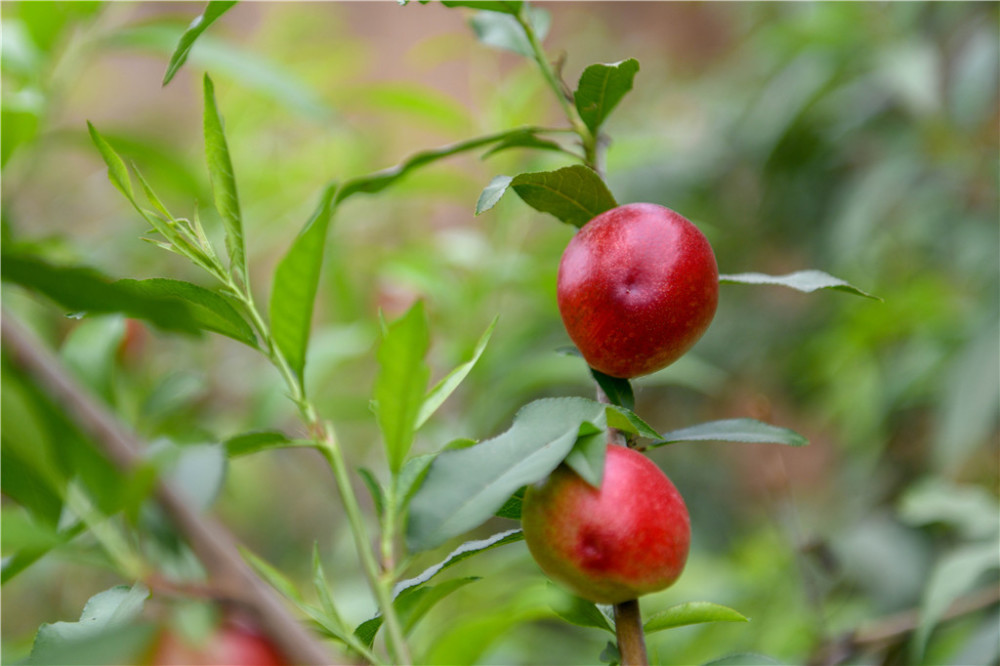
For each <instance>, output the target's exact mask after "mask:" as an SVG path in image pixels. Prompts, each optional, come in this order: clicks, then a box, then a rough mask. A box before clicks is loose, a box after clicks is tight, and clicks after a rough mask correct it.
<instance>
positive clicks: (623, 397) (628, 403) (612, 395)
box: [590, 368, 635, 410]
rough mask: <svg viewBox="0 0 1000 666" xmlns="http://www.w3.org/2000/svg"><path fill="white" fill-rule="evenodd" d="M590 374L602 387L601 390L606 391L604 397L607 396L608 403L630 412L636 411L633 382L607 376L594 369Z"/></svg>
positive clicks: (591, 369)
mask: <svg viewBox="0 0 1000 666" xmlns="http://www.w3.org/2000/svg"><path fill="white" fill-rule="evenodd" d="M590 374H591V375H592V376H593V377H594V381H595V382H597V385H598V386H599V387H601V390H602V391H604V395H605V396H607V398H608V401H609V402H610V403H611V404H612V405H617V406H619V407H624V408H625V409H629V410H632V409H635V394H634V393H633V392H632V382H630V381H629V380H627V379H622V378H620V377H612V376H611V375H606V374H604V373H603V372H601V371H600V370H594V369H593V368H590Z"/></svg>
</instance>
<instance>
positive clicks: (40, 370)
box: [0, 311, 330, 665]
mask: <svg viewBox="0 0 1000 666" xmlns="http://www.w3.org/2000/svg"><path fill="white" fill-rule="evenodd" d="M0 330H2V342H3V347H4V350H5V351H6V352H7V353H8V354H9V355H10V357H11V359H12V360H13V361H14V363H16V364H17V365H18V366H20V367H21V368H22V369H23V370H24V371H25V372H27V373H28V374H29V375H30V376H31V377H33V378H34V380H35V381H36V382H37V383H38V385H39V386H40V387H41V388H43V389H44V390H45V391H46V392H47V393H48V394H49V396H50V397H51V398H52V399H53V400H54V401H55V402H57V403H58V404H60V405H62V406H63V407H64V409H65V410H66V413H67V414H69V415H70V416H71V417H72V418H73V419H74V421H75V422H76V423H77V424H78V425H79V426H80V428H81V429H82V430H83V431H84V432H85V433H86V434H88V435H89V436H90V437H91V438H93V440H94V441H95V442H96V444H97V445H98V446H99V447H100V448H101V450H102V451H103V452H104V454H105V455H106V456H107V457H108V458H109V459H110V460H111V461H112V462H113V463H114V464H115V465H116V466H117V467H118V468H119V469H120V470H121V471H122V472H125V473H128V472H129V471H131V470H132V469H133V468H134V467H135V466H136V464H137V463H138V462H139V461H140V454H139V451H141V450H142V448H143V447H142V446H141V443H140V441H139V439H138V438H137V437H136V436H135V434H133V433H132V432H131V431H130V430H129V429H128V428H126V427H125V426H124V425H123V424H122V423H121V422H120V421H119V420H118V419H117V418H116V417H115V416H114V415H113V414H112V413H111V412H110V411H109V410H108V409H107V408H105V407H104V406H103V405H101V404H100V403H98V402H97V401H95V400H94V399H93V398H92V397H91V396H90V395H89V393H87V391H86V390H85V389H84V388H83V387H81V386H80V385H79V384H78V383H77V381H76V380H75V379H74V378H73V377H71V376H70V375H69V374H68V373H67V372H66V370H65V369H63V367H62V365H61V364H60V362H59V360H58V359H57V358H56V357H55V356H54V355H53V354H52V353H51V352H50V351H48V350H47V349H45V348H44V347H43V346H42V345H41V344H39V343H38V342H37V341H36V340H35V339H34V336H33V335H32V334H31V333H29V332H28V331H27V330H26V329H25V328H24V326H22V325H21V324H20V323H18V322H17V320H16V319H15V318H14V317H13V316H12V315H10V313H8V312H7V311H4V312H3V313H2V320H0ZM154 494H155V497H156V501H157V502H158V503H159V504H160V506H161V507H162V508H163V510H164V511H165V512H166V514H167V515H168V516H169V517H170V519H171V521H172V522H173V524H174V526H175V527H176V528H177V530H178V531H179V532H180V533H181V534H183V535H184V537H185V538H186V539H187V541H188V543H189V544H190V546H191V549H192V550H193V551H194V552H195V554H196V555H197V556H198V559H199V560H200V561H201V563H202V565H203V566H204V567H205V570H206V571H207V572H208V574H209V576H210V578H211V580H212V583H213V585H214V586H215V587H216V588H217V589H218V590H219V591H220V592H221V594H222V595H223V596H225V597H227V598H230V599H232V600H234V601H237V602H239V603H241V604H242V605H243V606H245V607H246V608H247V609H248V610H249V611H251V612H252V613H253V614H254V615H256V620H257V621H259V623H260V625H261V628H262V629H263V630H264V631H265V632H266V633H267V634H268V636H269V637H270V638H271V640H273V641H274V643H275V644H276V645H277V646H278V648H279V649H280V650H281V652H282V653H283V654H284V655H285V657H286V658H288V659H289V660H290V661H292V662H293V663H296V664H316V665H319V664H328V663H330V655H329V654H328V653H327V651H326V649H325V648H324V647H323V645H322V644H321V643H320V642H319V641H318V640H316V638H315V637H313V635H312V634H310V633H309V632H308V631H307V630H306V629H305V628H304V627H303V626H302V625H301V624H299V622H298V621H297V620H296V619H295V617H294V616H293V615H292V614H291V613H290V612H289V610H288V609H287V608H286V607H285V605H284V603H283V602H282V601H281V599H280V598H279V597H278V595H277V593H276V592H275V591H274V589H273V588H271V586H270V585H268V584H267V583H266V582H264V581H263V580H261V579H260V578H259V577H258V576H257V575H256V574H255V573H254V571H253V570H252V569H251V568H250V566H249V565H248V564H247V563H246V562H245V561H244V560H243V558H242V556H241V555H240V553H239V550H238V549H237V546H236V540H235V538H234V537H233V536H232V534H231V533H230V532H229V531H228V530H227V529H226V528H225V527H224V526H222V525H221V524H220V523H218V522H217V521H215V520H213V519H212V518H210V517H208V516H205V515H202V514H200V513H199V512H197V511H196V510H194V509H193V508H192V507H191V506H190V505H189V504H187V503H186V502H185V501H184V500H183V499H182V497H181V496H180V495H179V494H178V493H177V492H176V491H175V490H174V489H173V488H171V487H170V486H169V485H167V484H165V483H163V482H162V481H160V482H158V483H157V485H156V488H155V491H154Z"/></svg>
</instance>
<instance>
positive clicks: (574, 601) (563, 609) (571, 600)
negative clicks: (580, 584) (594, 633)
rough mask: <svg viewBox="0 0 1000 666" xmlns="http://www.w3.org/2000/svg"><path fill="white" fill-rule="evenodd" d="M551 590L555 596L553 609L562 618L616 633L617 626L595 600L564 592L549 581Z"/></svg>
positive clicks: (580, 624)
mask: <svg viewBox="0 0 1000 666" xmlns="http://www.w3.org/2000/svg"><path fill="white" fill-rule="evenodd" d="M549 591H550V592H551V593H552V594H553V596H554V598H553V602H552V604H551V606H552V610H554V611H555V613H556V615H558V616H559V617H561V618H562V619H564V620H566V621H567V622H569V623H570V624H575V625H577V626H578V627H593V628H595V629H603V630H604V631H607V632H610V633H612V634H614V633H615V628H614V626H613V625H612V623H611V621H610V620H609V619H608V616H607V615H605V614H604V613H602V612H601V609H600V608H598V607H597V605H596V604H594V602H592V601H587V600H586V599H581V598H580V597H578V596H575V595H572V594H569V593H568V592H564V591H562V590H561V589H560V588H558V587H556V586H555V585H553V584H551V583H549Z"/></svg>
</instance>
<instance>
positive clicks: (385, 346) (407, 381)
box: [373, 301, 430, 474]
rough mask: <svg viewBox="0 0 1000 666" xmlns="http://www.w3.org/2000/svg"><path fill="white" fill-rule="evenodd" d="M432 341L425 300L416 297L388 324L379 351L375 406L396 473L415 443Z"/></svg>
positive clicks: (427, 375) (387, 452)
mask: <svg viewBox="0 0 1000 666" xmlns="http://www.w3.org/2000/svg"><path fill="white" fill-rule="evenodd" d="M429 345H430V334H429V332H428V330H427V318H426V316H425V315H424V306H423V302H422V301H417V302H416V303H415V304H414V305H413V307H411V308H410V310H409V311H408V312H407V313H406V314H405V315H403V316H402V317H400V318H399V319H398V320H397V321H394V322H393V323H392V324H390V325H389V327H388V329H387V331H386V335H385V338H384V339H383V340H382V344H381V345H380V346H379V349H378V352H377V354H376V357H377V359H378V363H379V372H378V376H377V377H376V379H375V392H374V398H373V406H374V408H375V416H376V420H377V421H378V425H379V429H381V431H382V439H383V440H384V441H385V446H386V454H387V457H388V459H389V468H390V469H391V470H392V472H393V474H396V473H398V472H399V471H400V469H402V466H403V461H404V460H406V454H407V453H409V451H410V445H411V444H412V443H413V433H414V432H415V430H416V423H417V415H418V414H419V412H420V408H421V406H422V405H423V403H424V394H425V392H426V391H427V381H428V379H429V378H430V368H428V367H427V363H426V362H424V356H425V355H426V354H427V348H428V346H429Z"/></svg>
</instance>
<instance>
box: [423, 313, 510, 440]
mask: <svg viewBox="0 0 1000 666" xmlns="http://www.w3.org/2000/svg"><path fill="white" fill-rule="evenodd" d="M498 318H499V317H494V318H493V322H492V323H491V324H490V325H489V327H488V328H487V329H486V332H485V333H483V334H482V336H480V338H479V341H478V342H477V343H476V347H475V349H473V351H472V357H471V358H470V359H469V360H468V361H466V362H465V363H462V364H461V365H459V366H458V367H457V368H455V369H454V370H452V371H451V372H449V373H448V374H447V375H445V376H444V378H442V379H441V381H439V382H438V383H437V384H435V385H434V387H433V388H432V389H431V390H430V392H428V394H427V397H426V398H424V404H423V405H421V406H420V413H419V414H417V423H416V425H415V426H414V429H415V430H419V429H420V427H421V426H422V425H424V423H426V422H427V419H429V418H430V417H431V415H432V414H434V412H435V411H437V409H438V407H440V406H441V404H442V403H443V402H444V401H445V400H447V399H448V396H450V395H451V394H452V392H454V390H455V389H456V388H458V386H459V384H461V383H462V380H463V379H465V378H466V377H467V376H468V374H469V372H470V371H471V370H472V368H473V367H475V365H476V363H477V362H478V361H479V357H480V356H482V355H483V351H485V350H486V345H487V344H489V341H490V337H492V335H493V329H494V328H496V325H497V319H498Z"/></svg>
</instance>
